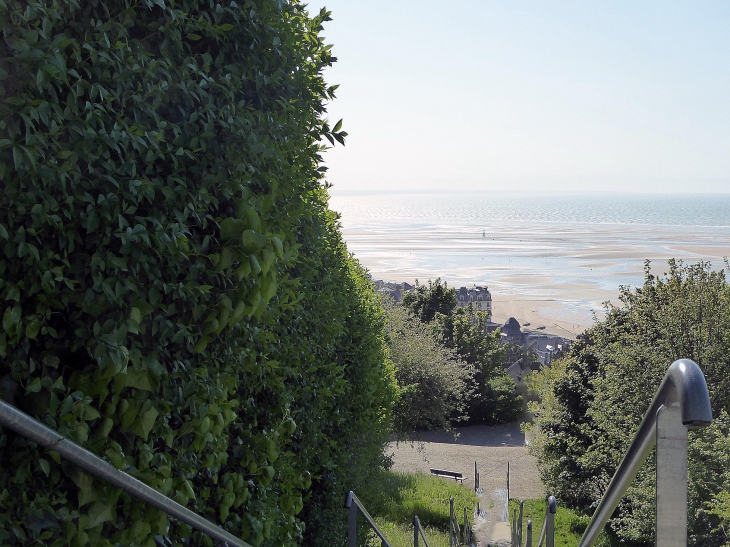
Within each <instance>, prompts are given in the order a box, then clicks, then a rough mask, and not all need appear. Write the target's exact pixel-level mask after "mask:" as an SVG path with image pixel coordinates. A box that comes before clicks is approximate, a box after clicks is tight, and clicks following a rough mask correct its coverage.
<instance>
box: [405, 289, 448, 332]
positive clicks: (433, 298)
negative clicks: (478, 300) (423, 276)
mask: <svg viewBox="0 0 730 547" xmlns="http://www.w3.org/2000/svg"><path fill="white" fill-rule="evenodd" d="M403 305H404V306H405V307H406V308H408V309H409V310H410V311H411V313H412V314H413V315H414V316H416V317H418V319H420V320H421V321H423V322H424V323H430V322H431V321H433V320H434V318H435V317H436V314H437V313H440V314H442V315H451V313H452V312H453V311H454V310H455V309H456V291H455V290H454V289H453V288H452V289H449V285H448V283H446V282H445V281H444V282H443V283H442V282H441V279H437V280H436V281H431V280H430V279H429V281H428V286H426V285H421V284H420V283H419V282H418V279H416V286H415V287H414V288H413V290H410V291H408V292H407V293H406V294H405V295H403Z"/></svg>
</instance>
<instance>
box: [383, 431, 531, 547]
mask: <svg viewBox="0 0 730 547" xmlns="http://www.w3.org/2000/svg"><path fill="white" fill-rule="evenodd" d="M389 453H391V454H392V455H393V471H400V472H405V473H424V474H428V473H429V468H431V467H435V468H440V469H448V470H450V471H459V472H461V473H462V474H463V475H464V476H465V477H467V479H466V480H465V481H464V487H465V488H471V489H474V462H477V467H478V469H479V475H480V487H481V488H480V492H479V498H480V509H481V514H480V515H479V516H478V517H477V518H476V519H475V530H476V538H477V541H478V544H479V545H482V546H486V545H489V544H491V543H492V542H499V543H500V544H504V540H505V539H509V537H507V538H505V537H504V535H505V530H507V535H508V534H509V532H508V530H509V529H508V527H506V526H505V525H499V524H498V523H500V522H506V521H507V511H506V499H507V491H506V490H507V463H508V462H509V467H510V491H509V497H510V498H522V499H527V498H540V497H543V495H544V492H543V486H542V484H541V483H540V478H539V476H538V472H537V462H536V461H535V458H534V457H532V456H530V455H529V454H528V453H527V447H526V446H525V435H524V434H523V433H522V432H521V431H520V426H519V423H511V424H506V425H499V426H468V427H462V428H458V429H456V430H454V431H453V432H451V433H439V432H424V433H421V434H420V436H419V437H418V439H417V440H415V441H413V442H405V443H404V442H401V443H391V444H390V445H389ZM444 480H446V479H444Z"/></svg>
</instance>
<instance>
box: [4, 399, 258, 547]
mask: <svg viewBox="0 0 730 547" xmlns="http://www.w3.org/2000/svg"><path fill="white" fill-rule="evenodd" d="M0 425H2V426H3V427H7V428H8V429H11V430H13V431H15V432H16V433H18V434H19V435H22V436H23V437H26V438H28V439H30V440H31V441H33V442H35V443H37V444H38V445H40V446H42V447H43V448H45V449H47V450H52V451H54V452H57V453H58V454H59V455H60V456H61V457H62V458H66V459H67V460H69V461H71V462H72V463H74V464H75V465H77V466H78V467H80V468H81V469H83V470H84V471H87V472H88V473H91V474H92V475H94V476H96V477H98V478H100V479H102V480H104V481H107V482H109V483H111V484H113V485H114V486H117V487H119V488H121V489H122V490H124V491H125V492H127V493H128V494H130V495H132V496H134V497H136V498H139V499H141V500H143V501H145V502H147V503H149V504H150V505H152V506H153V507H157V508H158V509H160V510H161V511H164V512H165V513H167V514H168V515H170V516H171V517H174V518H176V519H178V520H180V521H182V522H184V523H186V524H189V525H190V526H192V527H193V528H195V529H196V530H199V531H200V532H203V533H204V534H206V535H208V536H210V537H211V538H213V539H215V540H218V541H219V542H222V543H223V545H227V546H235V547H251V545H249V544H248V543H246V542H245V541H243V540H241V539H239V538H237V537H236V536H234V535H233V534H231V533H229V532H226V531H225V530H224V529H223V528H221V527H220V526H216V525H215V524H213V523H212V522H210V521H208V520H207V519H205V518H203V517H201V516H200V515H198V514H197V513H194V512H193V511H191V510H190V509H187V508H185V507H183V506H182V505H180V504H179V503H177V502H175V501H173V500H171V499H170V498H168V497H167V496H165V495H164V494H161V493H160V492H158V491H157V490H155V489H154V488H151V487H150V486H147V485H146V484H144V483H143V482H140V481H138V480H137V479H135V478H134V477H132V476H130V475H128V474H127V473H125V472H124V471H120V470H119V469H117V468H116V467H114V466H113V465H112V464H110V463H108V462H106V461H104V460H102V459H101V458H99V457H98V456H96V455H94V454H92V453H91V452H89V451H88V450H86V449H85V448H83V447H81V446H79V445H78V444H76V443H74V442H73V441H71V440H69V439H67V438H66V437H64V436H63V435H61V434H60V433H58V432H56V431H54V430H52V429H50V428H49V427H46V426H45V425H43V424H42V423H40V422H39V421H38V420H36V419H34V418H31V417H30V416H28V415H27V414H25V413H24V412H22V411H20V410H18V409H17V408H15V407H14V406H13V405H11V404H8V403H6V402H5V401H3V400H2V399H0Z"/></svg>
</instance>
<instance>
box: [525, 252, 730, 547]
mask: <svg viewBox="0 0 730 547" xmlns="http://www.w3.org/2000/svg"><path fill="white" fill-rule="evenodd" d="M620 300H621V305H620V306H619V307H611V306H609V307H608V308H607V314H606V317H605V319H604V320H602V321H600V322H598V323H596V324H595V325H594V326H593V327H592V328H591V329H589V330H588V331H587V332H586V333H585V334H584V335H582V336H581V337H580V338H579V340H578V341H577V342H576V343H575V344H574V345H573V347H572V348H571V350H570V352H569V354H568V356H567V358H566V359H564V360H562V361H559V362H556V363H554V365H553V367H552V369H545V370H544V371H543V372H541V373H540V374H539V375H537V376H536V377H535V378H534V380H533V384H532V385H533V387H534V389H536V390H537V391H538V393H539V394H540V397H541V401H540V403H539V405H538V406H537V408H536V409H535V410H536V412H537V418H536V422H535V424H536V431H537V433H538V436H537V438H536V439H535V440H534V441H533V443H532V444H531V447H532V449H533V450H534V452H535V453H536V454H537V456H538V458H539V462H540V472H541V476H542V479H543V482H544V483H545V485H546V487H547V489H548V491H549V492H550V493H551V494H555V495H557V496H558V497H560V499H561V500H562V501H563V502H565V503H567V504H569V505H572V506H576V507H579V508H582V509H583V510H585V511H587V512H589V511H590V510H591V508H593V507H595V503H596V502H597V501H598V500H599V499H600V497H601V496H602V495H603V492H604V491H605V488H606V486H607V485H608V481H609V480H610V478H611V477H612V475H613V473H614V471H615V469H616V467H617V465H618V464H619V463H620V460H621V458H623V455H624V453H625V451H626V449H627V447H628V444H629V442H630V441H631V439H632V438H633V436H634V434H635V432H636V429H637V427H638V425H639V423H640V421H641V419H642V418H643V415H644V412H645V411H646V409H647V408H648V406H649V404H650V402H651V400H652V398H653V396H654V393H655V391H656V389H657V388H658V387H659V384H660V383H661V380H662V379H663V377H664V375H665V373H666V370H667V368H668V367H669V365H670V364H671V363H672V362H673V361H675V360H676V359H679V358H688V359H692V360H694V361H695V362H696V363H698V364H699V365H700V367H701V368H702V370H703V372H704V374H705V377H706V379H707V384H708V388H709V390H710V398H711V401H712V407H713V415H714V416H715V421H714V423H713V425H712V426H711V427H710V428H706V429H701V430H698V431H694V432H691V434H690V458H689V475H690V508H689V516H690V523H689V527H690V544H691V545H704V546H707V545H717V546H720V545H724V544H725V543H726V542H727V539H728V538H727V535H726V533H725V530H726V527H725V526H726V525H727V522H728V520H727V519H728V517H729V516H730V515H728V513H727V512H724V513H723V509H722V508H723V507H726V505H723V503H724V501H723V500H727V499H729V498H728V491H729V490H730V482H728V472H727V469H728V463H730V452H728V451H727V446H728V443H729V442H730V439H729V438H728V434H729V432H730V429H729V427H730V422H728V411H730V397H729V395H730V393H729V391H728V389H729V388H730V312H729V310H730V306H729V304H730V289H729V288H728V285H727V282H726V280H725V276H724V272H723V271H722V270H720V271H713V270H712V269H711V268H710V265H709V264H706V263H700V264H695V265H685V264H683V263H681V262H675V261H670V262H669V271H668V273H666V274H665V275H664V276H659V277H657V276H655V275H653V274H652V272H651V269H650V267H649V264H648V263H647V267H646V276H645V282H644V285H643V286H642V287H639V288H636V289H630V288H628V287H623V288H622V289H621V294H620ZM653 466H654V459H653V456H652V457H650V459H649V460H648V463H647V464H646V465H645V466H644V469H642V471H641V472H640V473H639V475H638V476H637V479H636V480H635V483H634V485H633V486H632V487H631V489H630V490H629V493H628V495H627V496H626V497H625V498H624V500H623V501H622V502H621V503H620V505H619V508H618V511H617V512H616V514H615V515H614V517H613V518H612V520H611V521H610V527H611V529H612V530H613V532H614V533H616V534H617V535H618V536H619V537H620V538H621V539H622V540H624V541H631V542H638V544H640V545H649V544H653V521H654V517H653V515H654V471H653Z"/></svg>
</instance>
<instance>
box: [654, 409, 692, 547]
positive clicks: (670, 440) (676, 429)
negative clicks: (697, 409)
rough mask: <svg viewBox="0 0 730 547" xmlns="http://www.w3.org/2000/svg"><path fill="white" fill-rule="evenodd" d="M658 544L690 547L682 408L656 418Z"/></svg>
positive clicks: (664, 546)
mask: <svg viewBox="0 0 730 547" xmlns="http://www.w3.org/2000/svg"><path fill="white" fill-rule="evenodd" d="M656 418H657V423H656V443H657V447H656V544H657V545H659V546H661V547H686V545H687V428H686V427H685V426H684V425H683V424H682V413H681V412H680V409H679V406H662V407H661V408H660V409H659V411H658V412H657V415H656Z"/></svg>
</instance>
